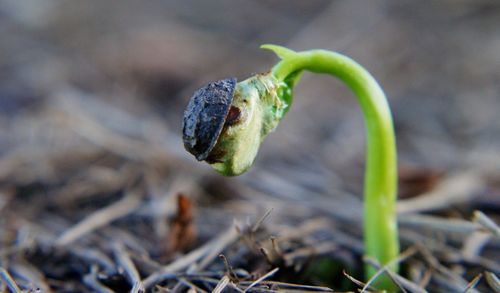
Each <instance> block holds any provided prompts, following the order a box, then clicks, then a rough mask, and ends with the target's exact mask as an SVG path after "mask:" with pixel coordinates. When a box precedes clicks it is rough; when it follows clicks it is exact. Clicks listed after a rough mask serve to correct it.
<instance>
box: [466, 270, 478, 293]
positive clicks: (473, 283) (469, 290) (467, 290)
mask: <svg viewBox="0 0 500 293" xmlns="http://www.w3.org/2000/svg"><path fill="white" fill-rule="evenodd" d="M482 278H483V274H479V275H477V276H475V277H474V279H472V281H470V283H469V284H468V285H467V288H465V290H464V293H468V292H471V291H472V289H473V288H475V287H476V286H477V283H479V281H481V279H482Z"/></svg>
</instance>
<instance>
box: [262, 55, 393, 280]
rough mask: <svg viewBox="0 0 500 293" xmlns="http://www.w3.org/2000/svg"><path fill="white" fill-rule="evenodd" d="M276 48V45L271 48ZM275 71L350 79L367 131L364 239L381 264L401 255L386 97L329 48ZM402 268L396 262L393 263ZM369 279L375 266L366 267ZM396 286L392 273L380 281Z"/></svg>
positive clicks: (289, 58)
mask: <svg viewBox="0 0 500 293" xmlns="http://www.w3.org/2000/svg"><path fill="white" fill-rule="evenodd" d="M268 48H270V49H272V50H274V49H273V48H271V46H268ZM280 56H281V57H282V58H283V60H282V61H280V62H279V63H278V64H276V65H275V66H274V67H273V69H272V73H273V74H274V76H275V77H277V78H278V80H282V81H284V80H285V79H286V78H287V77H288V76H290V75H291V74H293V73H296V72H299V71H302V70H309V71H312V72H316V73H327V74H331V75H333V76H335V77H338V78H339V79H340V80H342V81H343V82H344V83H346V84H347V85H348V86H349V87H350V88H351V90H352V91H353V92H354V94H355V95H356V97H357V99H358V102H359V104H360V105H361V109H362V111H363V115H364V119H365V126H366V132H367V151H366V169H365V170H366V171H365V180H364V201H365V204H364V214H365V216H364V242H365V250H366V252H365V253H366V254H367V255H368V256H371V257H374V258H375V259H377V260H378V261H379V262H380V263H381V264H382V265H384V264H387V263H388V262H389V261H391V260H392V259H394V258H396V257H397V256H398V254H399V241H398V232H397V219H396V210H395V203H396V189H397V173H396V172H397V171H396V164H397V163H396V143H395V137H394V128H393V123H392V116H391V112H390V109H389V105H388V103H387V100H386V97H385V94H384V92H383V91H382V89H381V88H380V86H379V84H378V83H377V82H376V81H375V79H374V78H373V77H372V76H371V75H370V73H368V71H366V70H365V69H364V68H363V67H361V66H360V65H359V64H358V63H356V62H355V61H353V60H352V59H350V58H348V57H346V56H343V55H341V54H338V53H334V52H330V51H325V50H311V51H306V52H299V53H295V52H293V51H287V52H284V55H283V54H280ZM391 269H392V270H393V271H397V269H398V268H397V266H396V265H394V266H392V267H391ZM365 272H366V274H367V276H366V277H367V278H370V277H371V276H373V274H374V273H375V269H373V268H372V267H367V268H366V270H365ZM378 284H379V285H380V286H382V287H384V288H386V289H391V288H392V289H393V285H392V282H391V281H390V279H389V278H388V277H385V278H384V279H383V280H380V282H379V283H378Z"/></svg>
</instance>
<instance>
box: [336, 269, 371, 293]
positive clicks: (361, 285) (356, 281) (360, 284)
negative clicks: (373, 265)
mask: <svg viewBox="0 0 500 293" xmlns="http://www.w3.org/2000/svg"><path fill="white" fill-rule="evenodd" d="M342 274H344V276H346V277H347V278H348V279H349V280H351V282H353V283H354V284H356V285H358V286H359V287H364V286H365V285H366V283H364V282H361V281H360V280H358V279H356V278H354V277H353V276H351V275H349V274H348V273H347V272H346V271H345V270H342ZM368 289H370V290H371V291H374V290H375V288H373V287H370V286H368Z"/></svg>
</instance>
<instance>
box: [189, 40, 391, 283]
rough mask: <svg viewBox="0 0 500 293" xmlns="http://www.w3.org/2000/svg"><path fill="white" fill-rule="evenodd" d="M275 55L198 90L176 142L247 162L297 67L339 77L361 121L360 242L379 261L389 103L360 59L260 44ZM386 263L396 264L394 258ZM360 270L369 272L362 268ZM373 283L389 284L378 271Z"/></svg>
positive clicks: (386, 225)
mask: <svg viewBox="0 0 500 293" xmlns="http://www.w3.org/2000/svg"><path fill="white" fill-rule="evenodd" d="M262 48H264V49H269V50H271V51H273V52H274V53H276V54H277V55H278V56H279V57H280V58H281V61H280V62H278V63H277V64H276V65H275V66H274V67H273V68H272V69H271V71H269V72H267V73H264V74H257V75H255V76H252V77H250V78H249V79H247V80H245V81H242V82H239V83H237V82H236V79H234V78H230V79H224V80H221V81H217V82H214V83H211V84H209V85H207V86H205V87H203V88H202V89H200V90H198V91H197V92H196V93H195V94H194V95H193V96H192V98H191V100H190V101H189V105H188V107H187V109H186V111H185V113H184V123H183V139H184V146H185V147H186V149H187V150H188V151H189V152H190V153H192V154H193V155H194V156H195V157H196V159H198V160H200V161H202V160H205V161H206V162H208V163H209V164H210V165H211V166H212V167H213V168H214V169H215V170H217V171H218V172H219V173H221V174H223V175H226V176H234V175H239V174H241V173H243V172H245V171H247V170H248V169H249V168H250V166H251V165H252V163H253V161H254V159H255V156H256V155H257V151H258V149H259V146H260V144H261V142H262V141H263V140H264V138H265V137H266V136H267V135H268V134H269V133H270V132H271V131H273V130H274V129H275V128H276V126H277V125H278V123H279V121H280V120H281V119H282V118H283V116H284V115H285V114H286V112H287V111H288V109H289V108H290V106H291V104H292V101H293V98H292V97H293V96H292V90H293V88H294V86H295V85H296V83H297V82H298V80H299V79H300V77H301V73H302V72H303V71H304V70H308V71H311V72H315V73H326V74H330V75H333V76H335V77H337V78H339V79H340V80H342V81H343V82H344V83H345V84H346V85H347V86H349V88H350V89H351V90H352V91H353V92H354V94H355V95H356V97H357V99H358V102H359V104H360V106H361V109H362V112H363V115H364V119H365V126H366V135H367V150H366V170H365V180H364V200H365V204H364V242H365V250H366V252H365V253H366V254H367V255H368V256H371V257H374V258H375V259H377V260H378V261H379V262H380V263H381V264H387V263H389V262H390V261H391V260H393V259H395V258H396V257H397V255H398V254H399V242H398V231H397V220H396V210H395V202H396V188H397V187H396V184H397V173H396V143H395V137H394V128H393V123H392V116H391V112H390V109H389V105H388V103H387V100H386V98H385V94H384V92H383V91H382V89H381V88H380V86H379V84H378V83H377V82H376V81H375V79H374V78H373V77H372V75H370V73H368V71H366V70H365V69H364V68H363V67H361V65H359V64H358V63H356V62H355V61H353V60H352V59H350V58H348V57H346V56H343V55H341V54H338V53H335V52H330V51H326V50H310V51H304V52H294V51H292V50H289V49H287V48H284V47H280V46H276V45H264V46H262ZM389 268H390V269H391V270H393V271H397V270H398V267H397V265H390V266H389ZM365 272H366V277H367V278H370V277H371V276H373V275H374V274H375V270H374V269H373V268H371V267H366V269H365ZM377 284H378V285H379V286H380V287H381V288H384V289H388V290H392V289H394V287H393V284H392V282H391V280H390V279H389V278H388V277H385V276H382V277H381V278H379V280H378V282H377Z"/></svg>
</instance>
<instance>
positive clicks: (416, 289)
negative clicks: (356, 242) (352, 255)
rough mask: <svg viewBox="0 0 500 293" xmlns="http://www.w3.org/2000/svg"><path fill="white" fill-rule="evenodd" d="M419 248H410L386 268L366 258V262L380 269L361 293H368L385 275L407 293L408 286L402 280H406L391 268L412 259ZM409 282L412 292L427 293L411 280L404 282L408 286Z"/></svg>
mask: <svg viewBox="0 0 500 293" xmlns="http://www.w3.org/2000/svg"><path fill="white" fill-rule="evenodd" d="M417 251H418V250H417V248H416V247H410V248H408V249H407V250H406V251H403V252H402V253H401V254H400V255H399V256H398V257H397V258H396V259H394V260H392V261H390V262H388V263H387V264H386V265H384V266H381V265H380V264H379V263H378V262H377V261H376V260H374V259H372V258H370V257H366V258H365V260H366V262H368V263H369V264H371V265H373V266H374V267H375V268H377V269H378V271H377V273H376V274H375V275H373V277H371V278H370V280H368V282H366V284H365V286H364V287H363V289H362V290H361V292H366V290H367V289H368V287H369V286H370V285H371V284H372V283H373V282H374V281H375V280H376V279H377V278H378V277H379V276H380V275H382V274H383V273H387V274H388V275H389V277H390V278H391V279H392V280H393V281H394V282H395V283H396V285H398V286H399V288H400V289H401V290H402V291H403V292H406V290H405V288H404V287H406V286H404V284H402V283H401V280H403V279H404V278H403V277H401V276H399V275H398V274H396V273H394V272H391V271H390V270H389V267H390V266H392V265H394V264H398V263H400V262H402V261H404V260H406V259H407V258H409V257H411V256H412V255H414V254H415V253H417ZM396 276H399V277H400V278H397V277H396ZM408 282H409V283H411V285H410V287H411V290H412V292H425V290H423V289H421V288H419V287H418V286H417V285H416V284H413V283H412V282H410V281H409V280H407V282H404V283H406V284H407V285H408Z"/></svg>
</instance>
